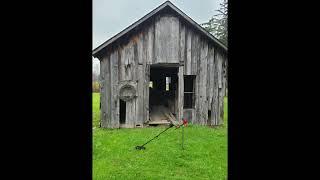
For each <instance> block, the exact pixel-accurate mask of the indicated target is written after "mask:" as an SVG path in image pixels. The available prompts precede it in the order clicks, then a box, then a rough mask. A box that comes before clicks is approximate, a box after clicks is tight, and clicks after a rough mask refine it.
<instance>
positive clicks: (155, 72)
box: [149, 66, 178, 121]
mask: <svg viewBox="0 0 320 180" xmlns="http://www.w3.org/2000/svg"><path fill="white" fill-rule="evenodd" d="M150 82H152V85H151V83H150V86H149V90H150V91H149V92H150V94H149V108H150V120H151V121H153V120H155V121H161V120H165V119H166V116H165V115H166V114H172V115H173V116H174V117H176V112H177V107H176V104H177V102H178V68H177V67H167V66H151V68H150ZM152 118H153V119H152Z"/></svg>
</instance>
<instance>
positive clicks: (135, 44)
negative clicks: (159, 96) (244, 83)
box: [100, 14, 227, 128]
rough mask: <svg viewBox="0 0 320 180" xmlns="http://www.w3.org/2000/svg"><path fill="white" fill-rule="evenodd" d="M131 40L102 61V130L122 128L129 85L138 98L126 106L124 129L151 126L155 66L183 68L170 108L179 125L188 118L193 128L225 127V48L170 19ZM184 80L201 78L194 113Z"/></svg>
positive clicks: (157, 22)
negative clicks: (122, 92) (151, 85)
mask: <svg viewBox="0 0 320 180" xmlns="http://www.w3.org/2000/svg"><path fill="white" fill-rule="evenodd" d="M127 38H128V39H127V40H126V41H121V42H119V44H118V45H116V46H115V47H114V48H112V49H108V51H107V52H105V53H103V54H104V55H103V57H102V59H100V65H101V66H100V67H101V72H100V74H101V79H100V84H101V97H100V99H101V127H103V128H119V127H120V122H119V116H120V114H119V113H120V111H119V106H120V102H119V95H120V94H119V90H118V88H119V86H120V85H121V83H123V82H125V81H129V82H132V83H136V89H135V90H136V97H134V98H133V99H131V100H128V101H127V102H126V123H125V124H124V125H121V127H127V128H133V127H136V125H140V126H143V124H144V123H146V122H147V121H148V120H149V93H150V92H149V80H150V65H156V66H161V67H170V66H171V67H173V66H174V67H178V74H177V75H178V82H177V84H172V86H177V89H176V92H175V94H176V95H175V99H172V101H171V103H170V105H169V108H170V110H171V112H174V113H176V117H177V120H181V118H182V117H184V118H186V119H188V120H189V121H190V122H192V123H194V124H201V125H206V124H208V125H220V124H222V123H223V111H224V110H223V103H224V102H223V99H224V96H225V95H226V88H227V77H226V75H227V74H226V73H227V55H226V54H225V52H224V51H223V50H221V48H216V46H215V44H213V43H212V42H211V41H210V40H208V39H207V38H206V37H205V36H203V35H201V34H200V33H199V32H198V31H197V30H195V29H194V28H191V27H190V26H189V25H186V24H185V23H184V22H183V21H181V22H180V20H179V18H178V17H175V16H174V15H170V14H166V15H164V14H162V15H161V16H159V17H158V19H154V20H151V21H149V22H148V23H146V24H145V27H144V28H141V29H137V31H136V32H135V34H133V35H132V36H128V37H127ZM159 63H160V64H159ZM161 63H163V64H161ZM184 75H196V77H195V82H194V92H195V96H194V97H195V99H194V104H195V106H194V108H193V109H185V108H183V105H184V83H185V82H184ZM121 98H123V96H121ZM208 111H211V117H210V119H208V118H209V117H208ZM169 119H172V118H171V117H170V118H169Z"/></svg>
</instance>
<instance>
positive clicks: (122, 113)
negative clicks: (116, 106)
mask: <svg viewBox="0 0 320 180" xmlns="http://www.w3.org/2000/svg"><path fill="white" fill-rule="evenodd" d="M125 123H126V102H125V101H123V100H121V99H120V124H125Z"/></svg>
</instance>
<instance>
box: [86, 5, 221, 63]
mask: <svg viewBox="0 0 320 180" xmlns="http://www.w3.org/2000/svg"><path fill="white" fill-rule="evenodd" d="M163 2H165V0H93V10H92V11H93V13H92V17H93V19H92V21H93V22H92V32H93V34H92V48H93V49H94V48H96V47H97V46H99V45H100V44H102V43H103V42H105V41H106V40H108V39H109V38H111V37H112V36H114V35H115V34H117V33H119V32H120V31H122V30H123V29H125V28H127V27H128V26H129V25H131V24H132V23H134V22H135V21H137V20H138V19H140V18H141V17H143V16H144V15H146V14H147V13H149V12H150V11H152V10H153V9H155V8H156V7H158V6H159V5H161V4H162V3H163ZM171 2H172V3H173V4H174V5H175V6H177V7H178V8H179V9H180V10H182V11H183V12H184V13H185V14H187V15H188V16H189V17H191V18H192V19H193V20H194V21H196V22H197V23H199V24H201V23H204V22H206V21H208V20H209V19H210V18H211V17H212V16H213V15H214V14H216V12H215V10H217V9H218V8H219V4H220V3H221V2H222V0H199V1H196V0H171ZM94 63H97V60H95V61H94Z"/></svg>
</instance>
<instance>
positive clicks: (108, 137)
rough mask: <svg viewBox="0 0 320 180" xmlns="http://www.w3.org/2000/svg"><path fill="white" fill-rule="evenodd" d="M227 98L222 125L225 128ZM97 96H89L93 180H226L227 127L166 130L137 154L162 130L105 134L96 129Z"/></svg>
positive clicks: (150, 129) (108, 132) (138, 130)
mask: <svg viewBox="0 0 320 180" xmlns="http://www.w3.org/2000/svg"><path fill="white" fill-rule="evenodd" d="M227 113H228V111H227V98H225V117H224V119H225V121H224V123H225V124H227ZM99 118H100V114H99V94H98V93H93V126H94V130H93V179H95V180H97V179H99V180H100V179H101V180H102V179H214V180H219V179H227V126H226V125H224V126H222V127H218V128H209V127H204V126H195V125H190V126H188V127H186V128H185V143H184V147H185V149H184V150H182V148H181V128H180V129H176V130H174V128H171V129H169V130H168V131H166V132H165V133H164V134H162V135H161V136H159V138H157V139H155V140H154V141H152V142H151V143H150V144H148V145H147V146H146V150H143V151H137V150H135V149H134V148H135V146H137V145H141V144H143V143H144V142H146V141H147V140H149V139H150V138H152V137H153V136H155V135H157V134H158V133H159V132H161V131H162V130H164V128H163V127H162V128H160V127H157V128H141V129H140V128H137V129H114V130H106V129H100V128H98V125H99V123H98V122H99Z"/></svg>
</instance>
